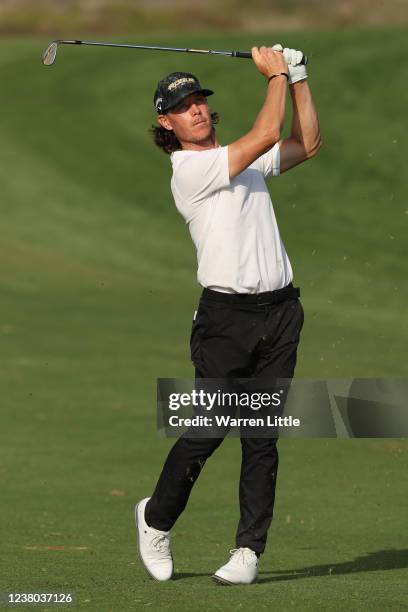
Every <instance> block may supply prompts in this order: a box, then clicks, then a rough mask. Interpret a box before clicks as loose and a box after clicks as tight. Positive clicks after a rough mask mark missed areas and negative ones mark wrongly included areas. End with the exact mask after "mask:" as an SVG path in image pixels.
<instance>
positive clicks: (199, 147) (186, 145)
mask: <svg viewBox="0 0 408 612" xmlns="http://www.w3.org/2000/svg"><path fill="white" fill-rule="evenodd" d="M181 146H182V149H183V151H205V150H206V149H216V148H217V147H219V146H220V145H219V142H218V140H217V136H216V134H215V132H213V133H212V134H211V136H210V137H209V138H206V140H203V141H202V142H183V141H182V142H181Z"/></svg>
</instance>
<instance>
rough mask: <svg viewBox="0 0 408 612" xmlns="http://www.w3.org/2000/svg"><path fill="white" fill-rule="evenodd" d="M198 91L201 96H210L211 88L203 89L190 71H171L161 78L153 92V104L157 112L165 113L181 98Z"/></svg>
mask: <svg viewBox="0 0 408 612" xmlns="http://www.w3.org/2000/svg"><path fill="white" fill-rule="evenodd" d="M196 92H200V93H202V94H203V96H211V95H212V94H213V93H214V92H213V91H211V89H203V88H202V87H201V85H200V81H199V80H198V79H197V77H196V76H194V74H191V73H190V72H172V73H171V74H169V75H167V76H166V77H164V79H161V81H159V83H158V85H157V89H156V91H155V93H154V98H153V101H154V106H155V108H156V111H157V112H158V113H159V114H164V113H167V111H168V110H170V109H171V108H173V106H176V104H178V103H179V102H181V100H183V98H186V97H187V96H189V95H190V94H192V93H196Z"/></svg>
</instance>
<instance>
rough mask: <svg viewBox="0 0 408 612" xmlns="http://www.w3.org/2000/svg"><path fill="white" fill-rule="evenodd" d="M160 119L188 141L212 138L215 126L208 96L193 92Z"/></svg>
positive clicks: (184, 141) (160, 121) (182, 138)
mask: <svg viewBox="0 0 408 612" xmlns="http://www.w3.org/2000/svg"><path fill="white" fill-rule="evenodd" d="M158 121H159V123H160V125H161V126H162V127H164V128H165V129H166V130H173V131H174V133H175V134H176V136H177V138H178V140H179V141H180V142H181V143H182V144H184V143H186V144H187V145H188V143H194V144H196V143H201V142H203V141H206V140H208V139H209V138H210V136H211V133H212V130H213V126H212V121H211V111H210V107H209V106H208V102H207V98H206V97H205V96H203V94H201V93H193V94H190V95H189V96H187V97H186V98H184V100H182V101H181V102H179V104H177V106H175V107H173V108H172V109H171V110H169V111H168V113H166V114H165V115H159V117H158Z"/></svg>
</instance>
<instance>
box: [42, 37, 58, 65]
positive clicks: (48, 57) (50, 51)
mask: <svg viewBox="0 0 408 612" xmlns="http://www.w3.org/2000/svg"><path fill="white" fill-rule="evenodd" d="M57 51H58V43H57V42H55V41H54V42H52V43H51V44H50V45H48V47H47V48H46V50H45V51H44V53H43V54H42V63H43V64H44V66H52V65H53V63H54V62H55V57H56V55H57Z"/></svg>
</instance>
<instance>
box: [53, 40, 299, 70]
mask: <svg viewBox="0 0 408 612" xmlns="http://www.w3.org/2000/svg"><path fill="white" fill-rule="evenodd" d="M54 42H55V43H57V44H58V45H61V44H63V45H88V46H94V47H123V48H126V49H149V50H153V51H176V52H179V53H204V54H207V55H226V56H230V57H242V58H245V59H252V54H251V53H250V52H248V51H214V50H213V49H188V48H179V47H157V46H149V45H129V44H125V43H109V42H93V41H88V40H56V41H54ZM307 61H308V58H307V56H306V55H305V56H303V58H302V61H301V63H302V64H307Z"/></svg>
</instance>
